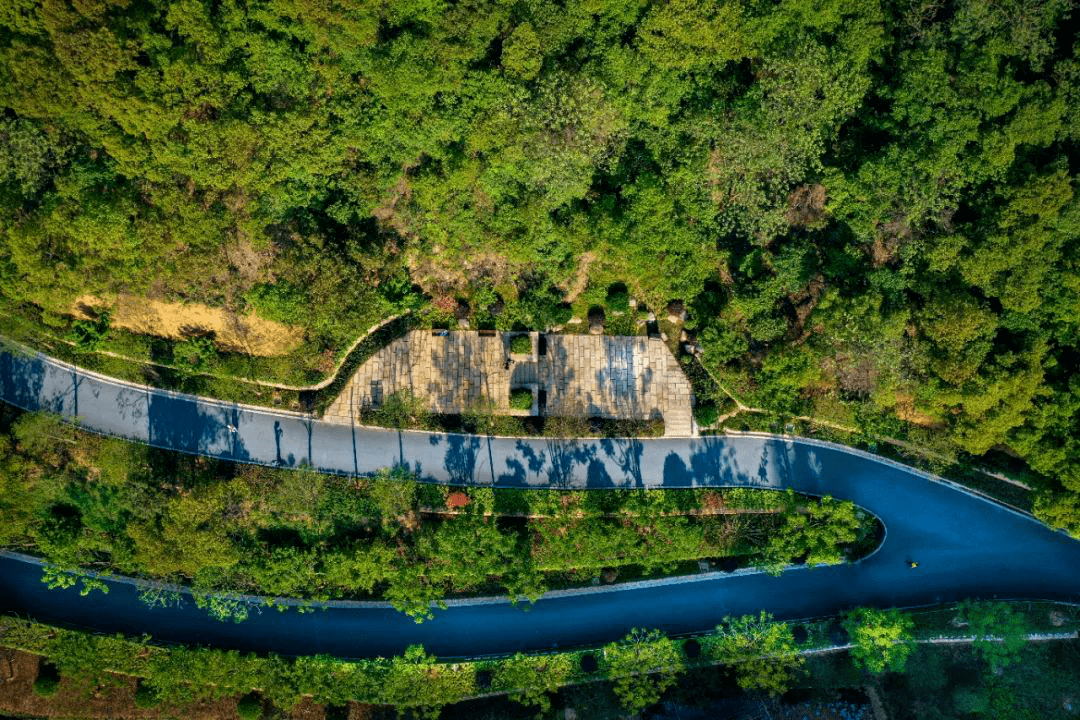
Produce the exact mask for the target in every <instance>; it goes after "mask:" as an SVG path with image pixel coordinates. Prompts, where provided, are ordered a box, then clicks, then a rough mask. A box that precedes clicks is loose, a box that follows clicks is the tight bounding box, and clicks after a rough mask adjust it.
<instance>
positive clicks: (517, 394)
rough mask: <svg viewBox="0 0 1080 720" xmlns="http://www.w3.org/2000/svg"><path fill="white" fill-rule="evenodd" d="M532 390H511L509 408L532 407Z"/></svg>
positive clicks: (523, 408) (525, 408) (526, 408)
mask: <svg viewBox="0 0 1080 720" xmlns="http://www.w3.org/2000/svg"><path fill="white" fill-rule="evenodd" d="M532 402H533V396H532V390H511V391H510V409H512V410H531V409H532Z"/></svg>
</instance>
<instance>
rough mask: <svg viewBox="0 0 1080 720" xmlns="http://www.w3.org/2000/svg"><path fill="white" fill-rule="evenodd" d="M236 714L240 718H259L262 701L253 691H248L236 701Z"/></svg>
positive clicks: (249, 719)
mask: <svg viewBox="0 0 1080 720" xmlns="http://www.w3.org/2000/svg"><path fill="white" fill-rule="evenodd" d="M236 714H237V715H239V716H240V720H259V718H261V717H262V714H263V711H262V701H261V700H259V696H258V695H256V694H255V693H248V694H247V695H245V696H244V697H242V698H240V699H239V700H237V701H236Z"/></svg>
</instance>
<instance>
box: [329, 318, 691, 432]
mask: <svg viewBox="0 0 1080 720" xmlns="http://www.w3.org/2000/svg"><path fill="white" fill-rule="evenodd" d="M520 334H521V333H495V334H481V333H479V332H477V331H455V332H447V331H434V332H432V331H428V330H415V331H412V332H410V333H409V334H408V335H406V336H405V337H403V338H400V339H398V340H395V341H394V342H393V343H391V344H390V345H388V346H387V347H385V348H383V349H382V350H380V351H379V352H377V353H375V355H373V356H372V357H371V358H370V359H369V360H368V361H367V362H365V363H364V364H363V365H362V366H361V367H360V368H359V369H358V370H357V372H356V374H355V375H354V376H353V377H352V378H351V379H350V380H349V382H348V383H347V384H346V386H345V388H344V390H343V391H342V393H341V395H340V396H338V398H337V399H336V400H335V401H334V402H333V403H332V404H331V405H330V407H329V408H328V409H327V411H326V413H325V414H324V416H323V419H325V420H329V421H331V422H339V423H350V422H353V421H355V420H356V417H357V413H358V412H359V411H360V410H361V409H365V408H374V407H378V406H379V405H380V404H381V403H382V402H384V401H385V399H386V398H387V397H389V396H390V395H391V394H393V393H395V392H397V391H399V390H410V391H412V393H413V394H414V395H416V396H417V397H421V398H424V399H426V400H427V401H428V407H429V408H430V409H431V410H432V411H433V412H438V413H462V412H465V411H467V410H469V409H470V408H471V407H475V406H476V405H477V404H479V403H480V402H481V401H483V400H485V399H486V400H490V401H491V402H492V403H493V405H494V408H495V411H496V412H500V413H506V414H512V413H514V411H513V410H511V409H510V392H511V391H512V390H515V389H519V388H522V389H528V390H531V391H532V393H533V396H534V398H535V399H536V402H534V404H533V408H534V409H533V411H531V412H533V413H536V414H545V415H551V416H564V417H603V418H613V419H633V420H649V419H656V418H662V419H663V420H664V426H665V434H666V435H669V436H681V437H685V436H690V435H692V434H693V426H692V421H691V404H692V397H693V395H692V392H691V389H690V382H689V381H688V380H687V379H686V375H685V374H684V373H683V372H682V368H680V366H679V363H678V361H677V360H676V359H675V357H674V356H673V355H672V354H671V351H670V350H668V348H667V346H666V345H665V344H664V343H663V342H661V341H660V340H658V339H656V338H644V337H611V336H603V335H551V334H545V335H541V334H539V333H529V338H530V340H531V345H532V350H531V352H529V353H522V354H513V353H511V352H510V343H511V339H512V337H513V336H514V335H520Z"/></svg>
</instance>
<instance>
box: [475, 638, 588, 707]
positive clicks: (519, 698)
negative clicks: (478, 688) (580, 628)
mask: <svg viewBox="0 0 1080 720" xmlns="http://www.w3.org/2000/svg"><path fill="white" fill-rule="evenodd" d="M573 670H574V667H573V659H572V658H571V657H569V656H567V655H562V654H560V655H548V656H540V657H533V656H529V655H523V654H521V653H517V654H516V655H514V656H513V657H512V658H508V659H506V660H503V661H501V662H500V663H499V664H498V666H497V667H496V669H495V673H494V676H493V678H492V687H493V688H498V689H500V690H507V691H509V694H510V699H511V700H513V701H514V702H518V703H521V704H522V705H530V706H535V707H536V708H537V713H538V715H543V714H545V713H547V712H548V711H549V710H550V709H551V698H550V695H551V694H553V693H555V692H557V691H558V689H559V688H560V687H562V686H563V685H565V684H566V683H567V682H568V681H569V679H570V677H571V674H572V673H573Z"/></svg>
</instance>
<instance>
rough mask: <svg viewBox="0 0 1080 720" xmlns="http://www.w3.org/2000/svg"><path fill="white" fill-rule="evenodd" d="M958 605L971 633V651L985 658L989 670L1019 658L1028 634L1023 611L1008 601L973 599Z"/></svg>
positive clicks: (996, 668) (1014, 661)
mask: <svg viewBox="0 0 1080 720" xmlns="http://www.w3.org/2000/svg"><path fill="white" fill-rule="evenodd" d="M958 609H959V611H960V616H961V618H962V619H963V620H964V621H966V622H967V623H968V628H969V630H970V632H971V634H972V635H973V636H974V637H975V642H974V646H975V651H976V652H977V653H979V655H980V656H981V657H982V658H983V660H986V662H987V664H989V666H990V670H991V671H993V672H996V671H997V670H999V669H1001V668H1004V667H1007V666H1009V665H1012V664H1013V663H1016V662H1018V661H1019V659H1020V651H1021V650H1022V649H1023V648H1024V646H1025V645H1027V634H1028V628H1027V619H1026V618H1025V617H1024V615H1023V613H1020V612H1017V611H1016V610H1014V609H1013V607H1012V606H1011V605H1009V604H1008V603H1003V602H977V601H974V600H968V601H965V602H963V603H961V604H960V607H959V608H958Z"/></svg>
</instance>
